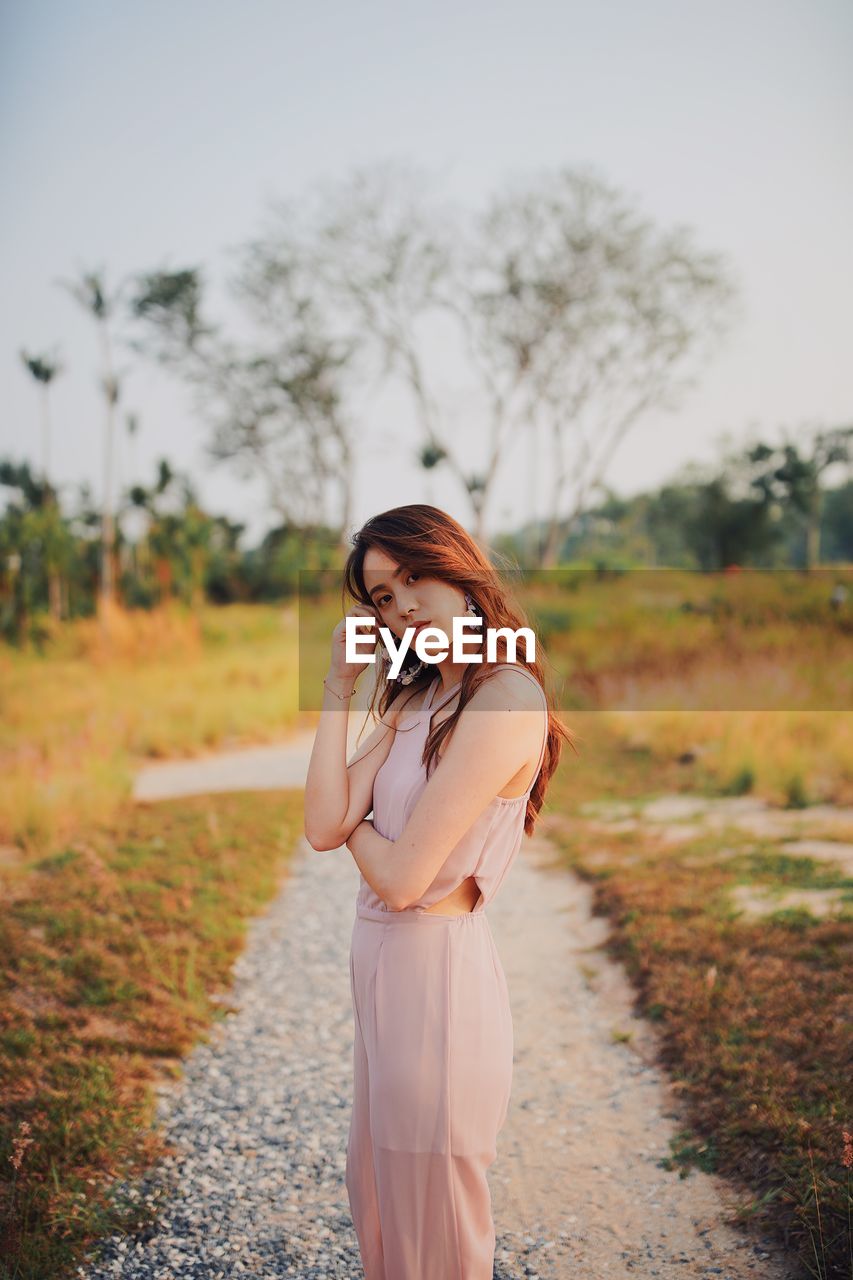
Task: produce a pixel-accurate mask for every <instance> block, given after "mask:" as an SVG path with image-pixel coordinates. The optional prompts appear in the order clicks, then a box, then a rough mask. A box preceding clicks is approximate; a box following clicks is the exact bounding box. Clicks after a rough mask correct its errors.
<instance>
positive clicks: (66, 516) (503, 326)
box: [0, 164, 850, 635]
mask: <svg viewBox="0 0 853 1280" xmlns="http://www.w3.org/2000/svg"><path fill="white" fill-rule="evenodd" d="M59 283H60V284H61V285H62V287H63V288H65V289H66V290H67V291H68V292H69V293H70V294H71V296H72V297H73V298H74V300H75V301H76V302H77V303H78V304H79V305H80V306H81V307H82V308H83V309H84V310H85V311H86V313H87V314H88V315H89V316H90V317H91V318H92V320H93V322H94V324H95V326H96V332H97V335H98V344H99V361H100V367H99V387H100V392H101V397H102V403H103V414H104V419H103V420H104V428H103V456H102V484H101V498H100V503H99V505H98V509H97V510H96V507H95V503H94V500H93V498H92V495H91V491H90V489H88V488H87V487H85V486H83V487H82V488H81V492H80V495H79V497H78V498H77V499H76V500H75V501H74V502H73V503H69V501H67V500H65V501H64V502H63V501H61V500H60V497H59V494H58V492H57V488H56V486H55V484H54V483H53V481H52V476H51V462H50V457H51V429H52V425H51V418H50V390H51V387H52V385H53V383H54V382H55V380H56V378H57V376H58V375H59V374H60V373H61V372H62V364H61V362H60V360H59V358H58V356H57V355H56V354H55V352H53V351H52V352H50V353H46V352H43V353H31V352H28V351H22V352H21V359H22V362H23V365H24V367H25V369H26V371H27V372H28V373H29V375H30V376H31V377H32V379H33V381H34V383H35V385H36V387H37V389H38V391H39V397H40V402H41V408H40V417H41V435H42V441H41V446H42V447H41V453H42V464H41V469H40V471H38V470H37V469H36V468H35V467H34V466H32V465H30V464H24V463H21V462H16V461H15V460H14V459H7V460H5V461H3V462H2V473H0V486H2V488H0V494H5V497H6V508H5V511H4V513H3V515H2V522H0V553H2V561H0V600H2V617H3V624H2V625H3V629H4V633H5V634H7V635H9V634H20V633H21V631H22V629H24V630H25V629H26V625H27V624H26V623H25V622H22V619H25V618H28V617H31V616H32V615H34V614H37V613H38V612H39V611H40V610H41V611H45V610H46V611H47V612H48V614H49V615H50V616H52V617H53V618H54V619H62V618H63V617H69V616H74V615H75V614H79V613H82V612H86V611H87V610H89V609H92V608H94V607H95V606H96V602H97V601H96V597H98V598H101V599H105V598H110V599H113V598H115V597H116V596H120V597H121V599H122V600H123V601H124V602H125V603H128V604H131V605H139V606H143V607H144V606H148V605H151V604H153V603H155V602H156V601H158V600H161V599H163V598H165V597H168V596H170V595H178V596H182V597H185V598H186V599H188V600H196V601H197V600H199V599H201V598H203V597H207V598H213V599H233V598H240V597H241V596H245V597H248V598H258V596H263V595H265V594H267V593H273V594H275V593H276V592H282V591H286V590H288V589H290V588H289V586H288V584H289V583H291V584H292V582H293V580H294V579H293V573H294V565H296V564H300V565H301V566H302V567H304V566H305V565H310V566H313V567H318V568H319V567H325V566H331V565H333V564H335V563H337V560H336V556H339V555H340V553H341V552H342V551H343V550H344V549H345V547H346V542H347V538H348V535H349V533H350V531H351V521H352V512H353V485H354V470H355V461H356V456H357V453H358V449H359V445H360V443H361V442H363V441H364V440H367V439H369V438H370V435H371V421H372V415H373V413H374V411H375V403H376V397H377V396H378V395H380V394H381V393H383V392H384V391H386V390H393V391H394V393H395V394H396V395H397V396H398V397H401V399H400V403H402V404H403V405H404V406H405V409H406V412H407V414H408V417H409V420H410V422H412V423H414V425H415V430H416V444H415V446H414V456H413V458H412V461H413V462H414V463H415V464H416V465H417V466H418V467H419V468H421V469H422V470H423V472H424V473H425V474H426V476H427V477H429V476H430V475H432V474H434V473H436V472H437V471H438V470H439V469H441V470H443V471H444V472H445V473H446V474H447V475H448V476H450V477H451V478H452V480H453V482H454V483H455V484H456V486H457V489H458V495H459V498H460V500H461V502H462V503H463V509H464V510H466V511H467V521H468V524H469V527H470V528H471V530H472V533H473V534H474V536H475V537H476V538H477V539H478V540H480V541H481V542H484V527H485V525H484V522H485V520H486V518H487V516H488V514H489V506H490V502H491V501H492V500H493V496H494V493H495V487H496V484H497V481H498V479H499V477H500V475H501V474H502V472H503V471H504V469H505V468H507V467H508V466H509V465H510V461H509V459H510V450H511V448H512V447H517V446H518V445H519V444H523V446H524V448H525V450H526V452H527V454H528V457H529V458H530V460H531V474H542V473H544V474H545V475H547V477H548V480H547V492H545V493H531V496H530V500H529V508H530V509H529V511H528V517H527V519H526V520H525V521H524V528H523V529H522V530H520V531H519V532H518V533H517V534H512V533H508V534H506V535H504V536H503V538H502V541H503V542H504V543H506V544H507V545H508V546H509V547H510V548H514V549H517V551H518V554H519V558H520V559H521V560H522V561H523V563H525V564H529V565H531V566H532V567H533V566H535V567H544V568H547V567H551V566H554V565H556V564H558V563H560V562H561V560H562V559H564V558H565V556H566V555H567V554H571V555H573V556H574V555H579V554H584V548H586V549H587V550H588V549H589V548H590V547H591V546H593V545H595V546H598V547H600V548H602V549H603V550H606V551H608V552H613V551H614V550H619V552H620V554H622V553H626V554H629V555H631V556H634V557H636V558H637V559H638V560H639V561H640V562H649V563H664V562H665V563H671V562H684V563H692V564H696V565H698V566H702V567H713V566H714V565H717V564H721V563H728V562H731V561H739V562H743V563H749V562H755V561H759V562H767V561H768V560H772V559H773V557H777V556H778V555H779V554H782V553H781V552H780V547H783V546H784V547H785V551H784V554H785V555H786V556H787V557H788V559H789V560H790V561H791V562H794V561H796V560H797V558H798V556H799V555H800V552H799V550H798V545H799V544H798V538H799V534H798V533H797V532H796V530H797V529H799V528H800V527H802V530H803V536H804V538H805V546H804V558H805V563H807V564H815V563H817V561H818V559H819V557H820V555H821V554H823V555H826V554H827V548H826V546H824V548H823V552H821V545H820V544H821V538H822V536H823V537H824V538H826V537H828V538H829V545H830V547H831V548H832V551H831V552H830V554H833V555H834V554H836V548H837V554H838V555H839V556H841V557H842V558H843V556H844V555H847V556H849V539H848V533H847V532H845V530H844V528H843V527H842V526H843V524H844V518H843V514H841V513H838V514H836V509H835V508H836V503H835V500H834V498H832V496H831V495H832V494H833V493H834V492H835V490H831V491H830V493H829V495H827V498H826V500H825V498H824V477H825V476H826V474H827V473H829V474H830V475H831V474H833V473H832V471H831V469H832V468H835V472H836V473H838V472H839V471H840V472H841V474H842V480H843V479H844V475H845V473H844V468H846V467H848V466H849V441H850V428H849V427H847V426H846V425H831V426H827V427H824V428H823V429H820V430H815V431H813V432H811V433H810V435H809V438H807V439H806V438H798V439H795V440H793V441H790V440H789V441H787V442H786V443H785V444H783V445H771V444H755V445H753V446H752V447H751V448H750V449H749V450H747V451H742V452H741V454H740V455H739V456H737V457H733V458H731V459H729V460H727V461H726V463H725V465H724V466H723V467H722V468H721V469H720V471H719V474H717V475H715V476H701V475H698V474H697V475H693V476H685V477H682V478H680V479H679V480H677V481H676V482H674V483H673V484H671V485H669V486H667V487H665V488H664V489H662V490H661V491H659V492H658V493H656V494H650V495H647V496H646V497H644V498H643V499H642V500H632V501H631V502H629V503H620V500H619V499H618V498H616V497H615V496H614V495H612V494H611V493H610V492H609V490H608V489H607V484H606V479H607V470H608V466H609V464H610V461H611V459H612V458H613V455H614V453H615V451H616V449H617V448H618V447H619V445H620V444H621V442H622V441H623V440H624V439H625V437H626V436H627V434H628V433H629V432H630V431H631V430H632V429H633V428H635V427H636V426H637V425H638V424H639V423H641V422H642V420H643V418H644V417H645V416H646V415H647V414H648V413H649V412H651V411H653V410H656V411H660V410H661V409H666V410H669V411H673V412H676V411H677V410H678V407H679V404H680V403H681V400H682V397H683V396H684V394H685V393H686V391H687V390H688V388H689V387H691V386H692V385H694V384H695V382H696V380H697V378H698V376H699V375H700V373H701V370H702V369H703V367H704V366H705V365H706V364H707V362H708V360H709V359H710V358H711V357H712V356H713V354H714V353H715V351H716V350H717V349H718V347H719V345H720V343H721V342H722V340H723V339H724V337H725V336H726V334H727V333H728V331H729V330H730V328H731V326H732V324H733V322H734V320H735V319H736V317H737V314H738V306H739V301H738V299H739V291H738V287H737V284H736V280H735V275H734V272H733V270H732V268H731V265H730V264H729V263H728V262H727V260H726V259H725V258H724V257H723V256H722V255H720V254H716V253H713V252H710V251H708V250H707V249H704V248H702V247H700V246H697V245H696V244H695V241H694V237H693V235H692V233H691V232H690V230H689V229H687V228H685V227H683V226H678V227H676V228H674V229H668V228H662V227H660V226H658V225H657V224H655V223H654V222H653V221H652V220H650V219H648V218H646V217H644V216H642V215H641V213H640V212H639V211H638V210H637V209H636V208H634V207H633V205H632V202H631V201H630V200H629V199H628V198H627V197H626V196H625V195H624V194H623V193H622V192H620V191H619V190H618V189H617V188H616V187H614V186H613V185H611V184H610V183H608V182H606V181H605V180H604V179H603V178H602V177H601V176H600V175H599V174H598V173H597V172H596V171H595V170H593V169H591V168H588V167H587V168H581V169H564V170H560V171H558V172H556V173H546V174H544V175H541V176H538V177H535V178H531V179H526V180H519V181H516V182H514V183H508V184H507V185H506V186H505V187H504V188H503V189H502V190H501V191H500V192H498V193H497V194H495V195H494V196H493V197H492V198H491V199H490V200H489V201H488V202H487V203H486V204H485V206H484V207H482V208H480V209H477V210H474V211H473V212H472V211H468V210H460V209H459V208H456V207H454V206H452V205H451V204H450V203H449V202H447V201H446V200H441V199H439V197H438V195H437V193H436V192H435V191H434V189H433V186H432V185H431V183H430V182H429V180H428V179H427V178H426V177H425V176H424V174H423V173H422V172H421V171H418V170H416V169H414V168H413V167H412V166H407V165H401V164H384V165H375V166H372V167H369V168H366V169H357V170H355V171H353V172H352V174H351V175H350V176H348V177H346V178H344V179H342V180H339V181H337V182H326V183H319V184H317V185H316V186H315V187H313V188H312V189H310V190H309V191H308V192H306V193H305V194H304V195H302V196H301V197H300V198H298V199H292V200H290V201H275V202H272V203H271V205H270V208H269V211H268V221H267V224H266V226H265V227H264V228H263V229H262V231H261V233H260V234H258V235H257V236H255V237H254V238H252V239H251V240H249V241H247V242H246V243H244V244H242V245H241V246H239V247H238V249H237V250H236V251H235V265H234V269H233V271H232V274H231V276H230V278H229V281H228V291H229V294H230V297H231V301H232V303H233V307H232V316H234V317H237V316H239V318H240V324H239V329H240V333H239V335H238V333H237V332H236V328H237V327H238V325H237V322H236V320H232V327H231V329H230V330H229V329H226V328H225V327H224V326H223V325H222V324H219V323H217V322H216V321H215V320H214V319H213V316H212V314H211V302H210V290H209V287H208V286H207V284H206V280H205V275H204V272H203V271H202V269H201V268H200V267H198V266H186V267H183V268H180V269H178V270H171V269H170V270H163V269H154V270H146V271H140V272H138V273H136V274H134V275H132V276H130V277H128V278H127V279H125V280H123V281H121V282H120V283H119V284H118V285H117V286H116V287H111V286H110V284H109V282H108V281H107V278H106V274H105V273H104V272H103V271H86V272H83V273H82V274H81V276H80V278H79V279H77V280H66V281H60V282H59ZM117 344H120V345H121V346H122V347H123V349H125V350H126V351H127V352H132V353H133V355H134V356H135V357H136V358H139V359H142V360H153V361H155V362H156V363H157V364H158V365H159V366H160V367H162V368H164V369H165V370H167V371H168V372H169V373H170V374H171V375H172V376H173V377H174V378H176V379H177V380H179V381H180V383H181V384H182V385H183V386H185V387H187V388H189V389H190V392H191V395H192V401H193V407H194V411H195V412H196V413H197V414H198V415H199V417H200V419H201V420H202V422H203V423H204V424H205V428H206V431H207V437H206V452H207V455H208V457H209V459H210V460H212V461H215V462H218V463H220V464H222V465H227V466H229V467H231V468H232V469H233V470H234V471H235V473H237V474H238V475H240V476H242V477H245V478H259V479H260V480H261V481H262V482H263V485H264V486H265V490H266V496H267V501H268V505H269V509H270V511H271V513H272V515H273V520H274V524H275V528H274V530H273V531H272V532H271V533H270V534H269V535H268V536H267V538H266V539H264V540H263V542H262V544H261V545H260V546H259V547H257V548H255V549H254V550H252V551H248V550H242V549H241V548H240V547H239V545H238V544H239V540H240V534H241V532H242V526H240V525H238V524H235V523H233V522H230V521H229V520H227V519H226V518H224V517H222V516H214V515H212V514H210V513H207V512H205V511H203V510H202V508H201V505H200V503H199V501H198V498H197V495H196V491H195V489H194V487H193V485H192V483H191V481H190V480H189V478H188V477H185V476H179V475H177V474H176V473H175V472H174V471H173V469H172V467H171V466H170V464H169V462H168V461H167V460H166V459H162V460H161V461H160V462H159V464H158V468H157V473H156V475H155V476H154V478H153V479H152V482H151V483H150V485H148V486H143V485H140V484H134V485H132V486H130V487H129V488H128V489H127V491H126V492H125V493H123V494H120V495H114V493H113V489H114V478H113V470H114V454H115V450H116V432H117V429H118V425H119V419H120V414H121V406H122V397H123V391H124V377H125V375H124V374H123V373H122V372H121V371H120V370H119V369H118V368H117V364H116V359H115V350H116V346H117ZM437 353H438V357H439V358H436V356H437ZM445 355H446V356H447V358H448V359H452V360H455V361H456V366H457V368H458V369H459V370H461V371H462V373H463V375H464V378H465V380H466V381H465V385H464V386H463V387H461V388H460V386H459V385H458V384H457V383H454V381H453V378H452V377H451V376H450V375H449V373H448V369H447V368H446V367H443V360H442V358H443V357H444V356H445ZM465 420H467V421H468V422H476V423H477V424H478V429H477V430H476V431H475V430H474V429H473V428H469V429H467V430H466V429H465V427H464V421H465ZM124 422H125V426H126V429H127V432H128V435H129V436H130V437H135V436H136V434H137V433H138V430H139V426H140V423H139V416H138V415H137V414H134V413H132V412H128V411H125V413H124ZM801 434H802V433H801ZM836 489H837V486H836ZM848 496H849V495H848ZM463 518H464V517H463ZM629 527H630V528H631V529H632V530H633V533H632V534H631V536H630V537H628V538H627V542H626V543H625V545H624V547H623V546H622V540H623V538H625V537H626V536H627V533H626V531H627V529H628V528H629ZM822 530H823V533H822ZM845 548H847V550H846V551H845ZM93 575H94V576H93Z"/></svg>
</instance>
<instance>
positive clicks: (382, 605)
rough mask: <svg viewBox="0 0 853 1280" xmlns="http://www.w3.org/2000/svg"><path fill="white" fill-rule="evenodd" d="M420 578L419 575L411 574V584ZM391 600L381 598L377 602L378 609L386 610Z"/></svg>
mask: <svg viewBox="0 0 853 1280" xmlns="http://www.w3.org/2000/svg"><path fill="white" fill-rule="evenodd" d="M420 576H421V575H420V574H419V573H410V574H409V582H411V581H412V580H413V579H415V580H417V579H418V578H419V577H420ZM390 599H391V597H390V596H380V598H379V599H378V600H377V601H376V607H377V608H378V609H384V608H385V606H386V604H387V603H388V601H389V600H390Z"/></svg>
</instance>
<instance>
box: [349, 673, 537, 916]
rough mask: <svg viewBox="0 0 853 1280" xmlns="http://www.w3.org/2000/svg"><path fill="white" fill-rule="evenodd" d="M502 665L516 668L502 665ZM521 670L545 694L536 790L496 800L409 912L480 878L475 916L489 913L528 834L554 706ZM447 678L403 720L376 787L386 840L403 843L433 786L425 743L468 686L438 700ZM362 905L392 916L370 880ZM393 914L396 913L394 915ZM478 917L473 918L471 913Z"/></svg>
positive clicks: (376, 820) (362, 888)
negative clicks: (434, 722)
mask: <svg viewBox="0 0 853 1280" xmlns="http://www.w3.org/2000/svg"><path fill="white" fill-rule="evenodd" d="M499 665H501V666H510V665H515V664H510V663H501V664H499ZM516 670H518V671H521V672H523V674H524V675H525V676H526V677H527V678H528V680H532V681H533V683H534V684H535V685H536V688H537V689H538V690H539V692H540V694H541V695H542V703H543V706H544V707H545V713H546V721H545V732H544V735H543V739H542V747H541V750H540V752H539V763H538V764H537V766H536V771H535V773H534V775H533V781H532V782H531V784H530V786H529V787H528V788H527V790H526V791H525V792H524V794H523V795H520V796H512V797H510V798H507V797H506V796H495V797H494V799H492V800H490V801H489V803H488V804H487V805H486V807H485V809H484V810H483V812H482V813H481V814H480V816H479V817H478V818H476V819H475V820H474V822H473V823H472V824H471V826H470V827H469V828H468V830H467V831H466V832H465V834H464V835H463V836H462V838H461V840H460V841H459V842H458V843H457V844H456V845H455V846H454V847H453V849H451V851H450V853H449V854H448V856H447V858H446V860H445V862H444V863H443V864H442V866H441V868H440V870H439V872H438V874H437V876H436V877H435V879H434V880H433V882H432V884H431V885H430V886H429V888H428V889H427V890H426V891H425V892H424V893H423V894H422V896H421V897H420V898H418V900H417V902H413V903H411V904H410V905H409V906H408V907H407V908H406V910H407V911H425V910H426V908H427V907H431V906H433V905H434V904H435V903H436V902H439V901H440V900H441V899H442V898H445V897H447V895H448V894H449V893H452V892H453V890H454V889H458V887H459V885H460V884H462V882H463V880H467V878H468V877H469V876H475V877H476V880H477V887H478V888H479V890H480V897H479V898H478V900H477V903H476V905H475V907H474V912H478V911H483V910H485V908H486V907H487V906H488V904H489V903H490V902H491V901H492V899H493V898H494V896H495V894H496V893H497V891H498V889H499V888H500V886H501V884H502V883H503V881H504V878H505V877H506V874H507V872H508V871H509V869H510V867H511V866H512V863H513V861H514V859H515V856H516V854H517V853H518V851H519V849H520V848H521V839H522V836H523V835H524V816H525V813H526V810H527V800H528V797H529V795H530V793H531V791H532V790H533V788H534V786H535V785H536V779H537V778H538V777H539V771H540V769H541V768H542V761H543V759H544V756H545V747H546V745H547V742H548V720H547V714H548V704H547V701H546V699H545V693H544V691H543V689H542V686H541V685H540V683H539V681H538V680H537V679H536V677H535V676H534V675H533V674H532V673H531V672H530V671H528V670H527V669H526V668H525V667H522V666H520V665H518V666H516ZM440 684H441V676H440V675H439V676H438V678H437V679H436V680H435V681H434V682H433V684H432V685H430V687H429V691H428V693H427V696H426V698H425V699H424V703H423V705H422V707H421V708H420V710H419V711H416V712H415V713H414V714H413V715H411V716H405V717H403V718H402V719H401V720H400V721H399V722H398V725H397V730H396V733H395V737H394V742H393V743H392V745H391V750H390V752H389V753H388V757H387V759H386V760H385V762H384V763H383V764H382V766H381V767H380V768H379V770H378V771H377V773H376V778H375V780H374V783H373V826H374V828H375V829H376V831H378V832H379V834H380V835H381V836H384V837H385V839H386V840H397V839H399V837H400V835H401V834H402V832H403V828H404V827H405V826H406V823H407V822H408V820H409V817H410V816H411V813H412V810H413V809H414V807H415V805H416V804H417V802H418V799H419V797H420V795H421V792H422V791H423V789H424V787H425V786H426V784H427V776H426V768H425V766H424V764H423V762H422V760H421V756H422V755H423V750H424V744H425V742H426V739H427V736H428V734H429V727H430V720H431V719H432V715H433V713H434V712H435V711H438V709H439V707H443V706H444V704H445V703H446V702H448V701H449V700H450V698H451V697H452V696H453V694H454V693H455V692H456V690H457V689H458V688H459V687H460V685H461V684H462V681H461V680H458V681H457V682H456V684H455V685H454V686H453V688H452V689H448V690H447V691H446V692H445V693H444V694H442V696H441V697H440V698H438V699H437V700H435V701H434V698H435V692H436V689H437V687H438V686H439V685H440ZM356 905H357V906H365V907H371V908H373V909H375V910H380V911H383V910H384V911H388V910H389V908H388V906H387V904H386V903H385V902H384V901H383V900H382V899H381V898H380V897H379V896H378V895H377V894H376V893H375V892H374V890H373V889H372V888H371V886H370V885H369V884H368V883H367V881H366V880H365V878H364V876H363V875H361V876H360V885H359V890H358V897H357V899H356ZM392 914H393V913H392ZM469 914H472V913H469Z"/></svg>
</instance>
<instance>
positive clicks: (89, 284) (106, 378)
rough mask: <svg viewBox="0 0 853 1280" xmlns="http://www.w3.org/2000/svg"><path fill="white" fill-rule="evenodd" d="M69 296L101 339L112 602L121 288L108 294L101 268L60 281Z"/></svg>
mask: <svg viewBox="0 0 853 1280" xmlns="http://www.w3.org/2000/svg"><path fill="white" fill-rule="evenodd" d="M59 283H60V284H61V285H63V287H64V288H67V289H68V291H69V292H70V294H71V296H72V297H73V298H74V299H75V300H76V301H77V302H79V303H80V305H81V307H83V308H84V309H85V310H86V311H88V312H89V314H90V315H92V316H94V318H95V321H96V323H97V325H98V332H99V334H100V341H101V378H100V385H101V390H102V391H103V394H104V401H105V403H106V431H105V436H104V500H103V508H102V514H101V598H102V600H104V601H112V600H113V598H114V595H115V556H114V550H115V522H114V519H113V507H112V454H113V435H114V429H115V410H116V405H117V404H118V400H119V392H120V382H119V378H118V376H117V375H116V373H115V372H114V370H113V364H112V352H111V348H110V331H109V321H110V319H111V317H112V315H113V313H114V311H115V309H116V305H117V303H118V301H119V297H120V294H121V288H119V289H116V291H115V292H114V293H113V294H110V293H109V292H108V290H107V287H106V282H105V279H104V273H103V271H100V272H99V271H85V272H83V274H82V276H81V277H80V279H79V280H70V281H66V280H60V281H59Z"/></svg>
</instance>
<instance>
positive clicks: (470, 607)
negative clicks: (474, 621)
mask: <svg viewBox="0 0 853 1280" xmlns="http://www.w3.org/2000/svg"><path fill="white" fill-rule="evenodd" d="M465 606H466V607H465V612H466V613H470V614H472V615H473V616H474V617H475V618H478V617H480V614H478V613H477V610H476V608H475V607H474V601H473V600H472V599H471V597H470V596H469V594H468V592H467V591H466V592H465Z"/></svg>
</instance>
